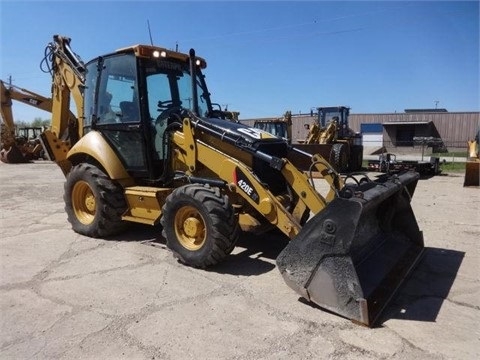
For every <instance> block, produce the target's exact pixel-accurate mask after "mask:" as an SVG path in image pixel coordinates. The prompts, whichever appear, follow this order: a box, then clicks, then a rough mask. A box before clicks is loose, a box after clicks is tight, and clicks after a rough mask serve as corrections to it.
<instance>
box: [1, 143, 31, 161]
mask: <svg viewBox="0 0 480 360" xmlns="http://www.w3.org/2000/svg"><path fill="white" fill-rule="evenodd" d="M0 161H2V162H4V163H9V164H20V163H27V162H29V161H28V160H27V159H25V157H24V156H23V154H22V152H21V151H20V149H19V148H18V147H16V146H15V145H12V147H10V149H9V150H5V149H3V150H1V151H0Z"/></svg>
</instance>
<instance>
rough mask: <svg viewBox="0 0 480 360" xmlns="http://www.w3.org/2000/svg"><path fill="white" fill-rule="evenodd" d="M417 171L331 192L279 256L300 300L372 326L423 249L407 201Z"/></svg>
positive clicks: (283, 272)
mask: <svg viewBox="0 0 480 360" xmlns="http://www.w3.org/2000/svg"><path fill="white" fill-rule="evenodd" d="M418 178H419V175H418V174H417V173H413V172H410V173H405V174H402V175H398V176H395V177H393V178H388V179H385V180H383V181H380V182H378V183H377V182H375V183H374V184H373V186H372V185H371V186H369V188H368V189H367V190H365V191H362V192H360V193H357V194H356V195H357V196H359V197H357V196H355V197H352V198H349V199H347V198H341V197H338V198H336V199H334V200H333V201H332V202H331V203H330V204H329V205H328V206H327V207H326V208H325V209H324V210H323V211H321V212H320V213H318V214H317V215H316V216H314V217H313V218H312V219H311V220H310V221H308V222H307V223H306V224H305V226H304V227H303V229H302V230H301V231H300V233H299V234H298V235H297V236H296V237H295V238H294V239H292V240H291V241H290V243H289V244H288V245H287V246H286V247H285V249H284V250H283V251H282V252H281V253H280V255H279V256H278V258H277V266H278V268H279V270H280V272H281V274H282V276H283V278H284V280H285V282H286V283H287V284H288V285H289V286H290V287H291V288H292V289H294V290H295V291H296V292H297V293H298V294H300V295H301V296H302V297H304V298H305V299H307V300H309V301H312V302H314V303H316V304H318V305H319V306H320V307H322V308H325V309H327V310H330V311H332V312H334V313H336V314H339V315H341V316H344V317H346V318H348V319H351V320H353V321H355V322H359V323H362V324H365V325H367V326H373V325H374V324H375V322H376V321H377V320H378V317H379V315H380V314H381V313H382V311H383V309H384V308H385V307H386V305H387V304H388V302H389V301H390V299H391V298H392V296H393V295H394V294H395V292H396V290H397V289H398V288H399V287H400V285H401V284H402V282H403V280H405V278H406V277H407V276H408V274H409V273H410V272H411V270H412V269H413V267H414V266H415V265H416V263H417V262H418V261H419V259H420V258H421V255H422V253H423V249H424V244H423V235H422V232H421V231H420V230H419V227H418V224H417V221H416V219H415V215H414V214H413V211H412V208H411V206H410V200H411V196H412V195H413V192H414V190H415V187H416V184H417V181H418Z"/></svg>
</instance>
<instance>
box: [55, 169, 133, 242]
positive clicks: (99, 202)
mask: <svg viewBox="0 0 480 360" xmlns="http://www.w3.org/2000/svg"><path fill="white" fill-rule="evenodd" d="M63 198H64V201H65V211H66V212H67V216H68V221H69V222H70V223H71V224H72V229H73V230H74V231H75V232H77V233H79V234H82V235H86V236H89V237H95V238H99V237H106V236H110V235H114V234H118V233H120V232H122V231H124V230H125V228H126V223H125V222H123V221H122V219H121V217H122V214H123V213H124V212H125V210H126V208H127V204H126V201H125V197H124V195H123V189H122V187H121V186H120V185H118V184H116V183H114V182H113V181H112V180H111V179H110V178H109V177H108V175H106V174H105V173H104V172H103V171H102V170H100V169H99V168H97V167H96V166H94V165H91V164H87V163H82V164H79V165H76V166H74V167H73V168H72V170H71V171H70V173H69V174H68V175H67V181H66V182H65V192H64V196H63Z"/></svg>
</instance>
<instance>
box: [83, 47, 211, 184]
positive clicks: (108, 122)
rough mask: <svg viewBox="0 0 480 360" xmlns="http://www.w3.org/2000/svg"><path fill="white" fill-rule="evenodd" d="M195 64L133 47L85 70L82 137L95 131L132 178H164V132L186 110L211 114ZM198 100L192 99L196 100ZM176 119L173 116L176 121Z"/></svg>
mask: <svg viewBox="0 0 480 360" xmlns="http://www.w3.org/2000/svg"><path fill="white" fill-rule="evenodd" d="M205 67H206V63H205V61H204V60H203V59H201V58H195V64H193V66H192V68H193V69H195V71H196V74H195V76H194V79H195V80H194V81H195V83H196V84H195V86H196V89H194V87H193V86H192V76H191V75H190V57H189V56H188V55H185V54H181V53H177V52H173V51H168V50H165V49H162V48H156V47H151V46H140V45H139V46H134V47H131V48H125V49H121V50H118V51H117V52H116V53H113V54H110V55H106V56H102V57H99V58H96V59H94V60H92V61H90V62H89V63H88V64H87V66H86V81H85V85H86V86H85V93H84V99H85V100H84V102H85V121H84V126H85V129H84V130H85V133H86V132H88V131H92V130H94V131H98V132H100V133H101V134H102V135H103V136H104V137H105V139H106V140H107V141H108V142H109V143H110V145H111V146H112V148H113V149H114V151H115V152H116V153H117V155H118V156H119V158H120V159H121V161H122V162H123V164H124V166H125V168H126V170H127V171H128V172H129V173H130V175H131V176H133V177H136V178H145V179H146V180H153V179H157V178H159V177H160V176H161V175H162V174H163V168H164V166H163V164H164V163H165V160H166V154H167V151H166V138H165V130H166V129H167V127H168V126H171V124H170V123H171V121H172V120H171V119H172V118H173V119H175V118H177V119H178V120H179V121H181V118H180V117H179V115H180V113H181V111H182V110H185V109H188V110H190V111H192V112H193V113H195V114H197V115H199V116H207V115H208V114H209V113H210V112H211V109H212V106H211V102H210V96H209V93H208V90H207V87H206V84H205V81H204V76H203V75H202V73H201V68H205ZM194 96H196V99H194ZM174 114H177V116H176V117H175V116H174Z"/></svg>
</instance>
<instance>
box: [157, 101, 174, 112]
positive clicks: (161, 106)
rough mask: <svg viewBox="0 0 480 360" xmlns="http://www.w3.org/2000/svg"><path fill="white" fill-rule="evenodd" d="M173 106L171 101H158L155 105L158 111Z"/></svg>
mask: <svg viewBox="0 0 480 360" xmlns="http://www.w3.org/2000/svg"><path fill="white" fill-rule="evenodd" d="M172 106H173V100H166V101H161V100H160V101H159V102H158V103H157V107H158V111H160V110H165V109H168V108H169V107H172Z"/></svg>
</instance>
